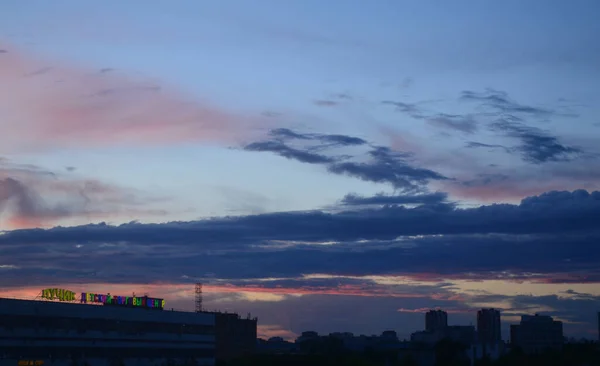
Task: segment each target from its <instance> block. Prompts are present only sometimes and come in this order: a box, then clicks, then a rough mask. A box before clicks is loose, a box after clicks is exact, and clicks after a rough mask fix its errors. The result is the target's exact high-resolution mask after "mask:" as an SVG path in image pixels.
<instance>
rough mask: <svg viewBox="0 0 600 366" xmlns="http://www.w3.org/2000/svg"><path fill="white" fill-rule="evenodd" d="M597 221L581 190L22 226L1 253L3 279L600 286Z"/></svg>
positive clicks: (0, 242) (598, 200)
mask: <svg viewBox="0 0 600 366" xmlns="http://www.w3.org/2000/svg"><path fill="white" fill-rule="evenodd" d="M599 216H600V192H593V193H591V194H590V193H588V192H585V191H575V192H549V193H546V194H544V195H541V196H534V197H528V198H526V199H524V200H523V201H522V202H521V204H520V205H507V204H504V205H498V204H495V205H490V206H482V207H479V208H471V209H459V208H456V207H453V206H452V205H444V204H423V205H421V206H418V207H415V208H406V207H402V206H387V207H384V208H381V209H362V210H360V209H359V210H352V211H342V212H339V213H335V214H333V213H325V212H319V211H315V212H283V213H273V214H262V215H250V216H238V217H225V218H213V219H210V220H202V221H195V222H173V223H166V224H140V223H129V224H123V225H120V226H110V225H106V224H99V225H85V226H79V227H70V228H63V227H58V228H54V229H49V230H39V229H30V230H16V231H11V232H6V233H4V234H3V235H0V256H1V257H2V260H3V264H5V265H15V266H18V267H19V268H17V269H11V270H9V271H5V273H3V276H2V279H0V281H1V282H3V285H5V286H9V285H12V286H18V285H19V284H24V281H25V282H26V281H54V282H56V281H57V280H58V279H61V280H62V281H67V282H68V281H72V279H73V278H74V276H76V275H77V274H78V273H80V275H82V276H83V275H84V274H85V273H89V272H90V271H95V272H97V275H96V276H95V277H94V278H92V279H90V280H91V281H97V282H102V281H108V282H119V281H120V280H119V278H121V279H127V280H129V281H134V280H137V281H142V282H147V281H155V280H159V279H160V280H163V281H173V282H178V281H181V276H182V275H188V276H192V277H202V276H203V273H207V272H210V273H213V274H214V276H213V277H217V278H223V279H240V278H246V279H252V278H265V277H271V278H280V277H286V278H288V277H297V276H300V275H301V274H308V273H324V274H334V275H357V276H360V275H377V274H379V275H385V274H399V273H405V274H410V275H413V276H420V277H419V278H420V279H426V278H432V279H434V280H435V279H436V278H442V277H443V278H465V276H467V277H468V278H473V279H484V278H498V279H508V280H514V279H518V278H519V276H521V278H523V279H529V280H531V279H532V277H531V276H530V275H527V273H536V274H541V275H536V276H539V277H538V278H537V279H538V280H540V281H541V280H544V281H547V282H548V281H550V280H548V278H552V276H554V277H555V281H556V282H568V279H569V278H571V279H572V280H573V279H577V281H578V282H600V271H598V268H600V248H598V246H597V245H596V243H597V242H598V240H600V232H599V231H598V228H597V217H599ZM323 243H329V244H327V245H325V244H323ZM489 253H494V255H493V256H490V255H489ZM102 263H111V267H110V268H113V269H112V270H110V271H107V270H106V268H105V266H104V265H103V264H102ZM148 268H152V270H151V271H148ZM40 271H41V272H40ZM40 273H41V274H50V273H52V276H54V277H51V276H49V275H48V276H41V275H40ZM557 273H558V274H562V275H560V276H562V277H560V276H559V275H556V274H557ZM553 274H555V275H553ZM476 275H477V276H478V277H473V276H476ZM584 275H585V278H584ZM436 276H437V277H436ZM469 276H470V277H469ZM569 276H575V277H569ZM533 279H535V278H533Z"/></svg>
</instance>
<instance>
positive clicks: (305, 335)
mask: <svg viewBox="0 0 600 366" xmlns="http://www.w3.org/2000/svg"><path fill="white" fill-rule="evenodd" d="M319 338H320V337H319V333H317V332H314V331H306V332H302V334H301V335H300V337H298V338H296V343H302V342H304V341H310V340H317V339H319Z"/></svg>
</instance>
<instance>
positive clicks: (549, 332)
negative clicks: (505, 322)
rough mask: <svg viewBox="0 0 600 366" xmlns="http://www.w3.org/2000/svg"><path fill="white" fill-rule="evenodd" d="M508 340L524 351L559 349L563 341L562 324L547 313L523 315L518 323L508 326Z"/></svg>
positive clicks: (535, 351) (534, 351)
mask: <svg viewBox="0 0 600 366" xmlns="http://www.w3.org/2000/svg"><path fill="white" fill-rule="evenodd" d="M510 341H511V344H512V345H513V346H517V347H520V348H521V349H522V350H523V351H524V352H525V353H539V352H543V351H544V350H546V349H560V348H562V345H563V343H564V337H563V324H562V322H560V321H557V320H554V319H552V317H551V316H547V315H538V314H535V315H533V316H532V315H523V316H522V317H521V323H520V324H518V325H516V324H513V325H511V326H510Z"/></svg>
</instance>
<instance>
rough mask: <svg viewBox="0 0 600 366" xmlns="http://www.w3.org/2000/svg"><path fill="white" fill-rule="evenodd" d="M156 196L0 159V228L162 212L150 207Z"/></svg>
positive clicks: (43, 225) (32, 226) (162, 211)
mask: <svg viewBox="0 0 600 366" xmlns="http://www.w3.org/2000/svg"><path fill="white" fill-rule="evenodd" d="M155 200H158V198H156V197H149V196H147V195H145V194H144V193H143V192H139V191H137V190H134V189H128V188H125V187H120V186H116V185H113V184H108V183H105V182H101V181H98V180H96V179H85V178H82V177H78V176H77V175H76V174H71V173H69V174H65V173H54V172H51V171H47V170H44V169H42V168H39V167H36V166H32V165H26V164H14V163H12V162H11V161H9V160H7V159H3V160H2V161H0V229H1V230H14V229H25V228H40V227H48V226H52V225H53V224H55V223H57V222H58V221H60V220H63V219H65V218H78V217H79V218H85V219H86V221H90V220H92V219H101V220H106V219H107V218H109V217H113V216H115V215H121V216H122V215H127V216H135V217H136V218H139V217H144V216H157V215H158V216H164V215H166V212H165V211H164V210H156V209H150V208H148V207H146V206H145V204H147V203H149V202H150V203H151V202H154V201H155Z"/></svg>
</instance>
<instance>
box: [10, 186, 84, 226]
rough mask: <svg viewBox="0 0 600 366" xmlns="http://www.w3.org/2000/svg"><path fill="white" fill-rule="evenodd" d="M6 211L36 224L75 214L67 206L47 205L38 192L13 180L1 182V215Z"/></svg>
mask: <svg viewBox="0 0 600 366" xmlns="http://www.w3.org/2000/svg"><path fill="white" fill-rule="evenodd" d="M5 210H7V211H10V214H11V215H14V216H16V217H20V218H27V219H28V220H33V221H35V222H37V221H38V220H44V219H48V218H57V217H67V216H70V215H72V214H73V213H74V212H72V208H69V207H67V206H49V205H47V204H46V203H45V202H44V201H43V200H42V198H41V197H40V196H39V195H38V194H37V193H36V192H34V191H33V190H31V189H30V188H29V187H27V186H26V185H24V184H23V183H22V182H20V181H18V180H16V179H13V178H5V179H2V180H0V215H1V214H3V213H4V211H5Z"/></svg>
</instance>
